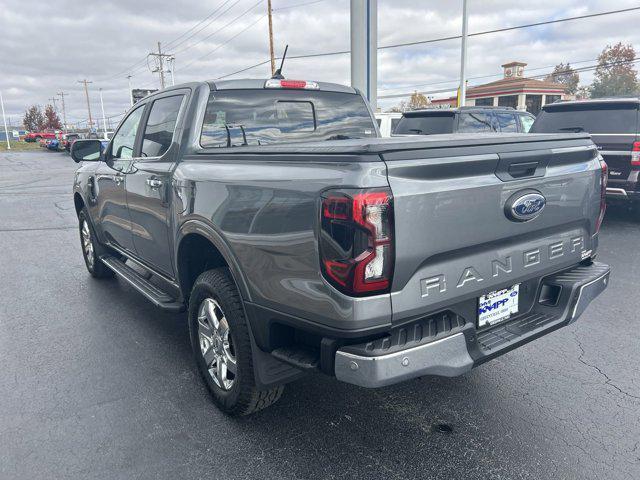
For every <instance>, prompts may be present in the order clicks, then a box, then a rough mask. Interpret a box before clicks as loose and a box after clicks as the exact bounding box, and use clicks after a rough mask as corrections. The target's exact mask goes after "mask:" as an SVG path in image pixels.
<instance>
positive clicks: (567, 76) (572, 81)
mask: <svg viewBox="0 0 640 480" xmlns="http://www.w3.org/2000/svg"><path fill="white" fill-rule="evenodd" d="M545 80H547V81H549V82H556V83H561V84H562V85H564V88H565V91H566V92H567V93H569V94H574V93H576V90H578V83H579V82H580V75H578V72H576V71H575V70H574V69H573V68H571V65H570V64H569V63H567V64H566V65H565V64H564V63H559V64H558V65H556V66H555V68H554V69H553V72H551V73H550V74H549V75H547V77H546V79H545Z"/></svg>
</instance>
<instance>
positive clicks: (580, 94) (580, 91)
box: [576, 85, 591, 100]
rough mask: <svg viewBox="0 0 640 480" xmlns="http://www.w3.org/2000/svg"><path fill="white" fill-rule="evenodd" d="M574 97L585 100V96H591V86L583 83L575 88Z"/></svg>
mask: <svg viewBox="0 0 640 480" xmlns="http://www.w3.org/2000/svg"><path fill="white" fill-rule="evenodd" d="M576 98H577V99H578V100H585V99H587V98H591V88H590V87H587V86H585V85H582V86H580V87H578V88H577V89H576Z"/></svg>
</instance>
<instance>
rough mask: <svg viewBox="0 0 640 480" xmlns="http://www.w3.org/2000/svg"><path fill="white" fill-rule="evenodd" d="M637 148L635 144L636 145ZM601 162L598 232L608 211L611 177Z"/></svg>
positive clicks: (606, 167)
mask: <svg viewBox="0 0 640 480" xmlns="http://www.w3.org/2000/svg"><path fill="white" fill-rule="evenodd" d="M634 147H635V144H634ZM599 160H600V214H599V215H598V221H597V223H596V232H599V231H600V227H601V226H602V221H603V220H604V214H605V212H606V210H607V201H606V198H607V180H608V177H609V167H608V166H607V163H606V162H605V161H604V160H603V159H602V157H600V158H599Z"/></svg>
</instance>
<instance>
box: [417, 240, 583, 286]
mask: <svg viewBox="0 0 640 480" xmlns="http://www.w3.org/2000/svg"><path fill="white" fill-rule="evenodd" d="M583 251H584V239H583V237H573V238H571V239H569V240H568V241H567V242H565V241H563V240H560V241H555V242H553V243H550V244H549V245H548V246H547V248H534V249H531V250H526V251H524V252H522V266H523V267H524V268H529V267H532V266H534V265H538V264H540V263H541V262H543V261H549V262H550V261H553V260H556V259H558V258H561V257H563V256H564V255H565V254H566V253H567V252H569V253H575V252H580V253H581V257H582V258H583V257H584V255H582V253H583ZM478 270H479V269H478V268H476V267H474V266H468V267H466V268H465V269H464V270H462V272H461V274H460V276H459V277H458V278H456V279H455V281H456V284H455V285H456V288H462V287H464V286H465V285H467V284H469V283H472V284H473V283H479V282H482V281H484V277H483V276H482V275H481V274H480V273H479V272H478ZM512 272H513V257H512V256H507V257H504V258H502V259H494V260H491V275H492V276H493V277H494V278H497V277H499V276H502V275H509V274H511V273H512ZM450 280H451V279H448V278H447V276H446V275H445V274H442V273H441V274H438V275H434V276H432V277H428V278H424V279H422V281H421V282H420V283H421V291H422V296H423V297H428V296H429V295H434V294H437V293H444V292H446V291H447V282H448V281H450Z"/></svg>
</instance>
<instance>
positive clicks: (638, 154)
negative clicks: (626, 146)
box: [631, 142, 640, 167]
mask: <svg viewBox="0 0 640 480" xmlns="http://www.w3.org/2000/svg"><path fill="white" fill-rule="evenodd" d="M631 165H633V166H635V167H640V142H633V148H632V149H631Z"/></svg>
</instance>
